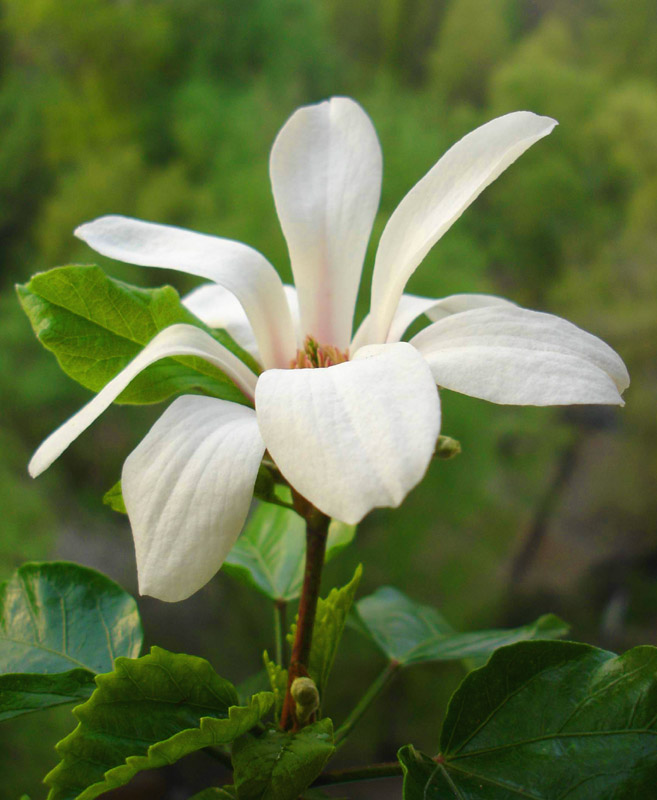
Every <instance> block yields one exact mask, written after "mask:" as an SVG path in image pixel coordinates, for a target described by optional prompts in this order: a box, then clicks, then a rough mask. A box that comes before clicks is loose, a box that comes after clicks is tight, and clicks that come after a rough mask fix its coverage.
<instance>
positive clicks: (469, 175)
mask: <svg viewBox="0 0 657 800" xmlns="http://www.w3.org/2000/svg"><path fill="white" fill-rule="evenodd" d="M556 124H557V123H556V122H555V121H554V120H553V119H550V118H549V117H539V116H537V115H536V114H532V113H531V112H529V111H517V112H515V113H513V114H507V115H505V116H503V117H499V118H498V119H494V120H492V121H491V122H488V123H487V124H486V125H482V126H481V127H480V128H477V129H476V130H474V131H472V133H469V134H468V135H467V136H465V137H464V138H463V139H461V140H460V141H459V142H457V143H456V144H455V145H454V146H453V147H451V148H450V149H449V150H448V151H447V152H446V153H445V155H444V156H443V157H442V158H441V159H440V161H438V163H437V164H436V165H435V166H434V167H433V168H432V169H431V170H430V171H429V172H428V173H427V174H426V175H425V176H424V178H422V180H421V181H420V182H419V183H417V184H416V185H415V186H414V187H413V188H412V189H411V191H410V192H409V193H408V194H407V195H406V197H405V198H404V199H403V200H402V202H401V203H400V204H399V206H398V207H397V209H396V210H395V212H394V214H393V215H392V217H391V218H390V220H389V221H388V224H387V225H386V227H385V230H384V231H383V235H382V236H381V241H380V243H379V248H378V251H377V254H376V262H375V265H374V275H373V278H372V304H371V313H372V317H373V319H372V324H371V325H370V328H369V338H368V341H371V342H377V341H379V342H380V341H385V339H386V337H387V335H388V329H389V327H390V322H391V320H392V317H393V315H394V313H395V308H396V307H397V303H398V302H399V298H400V297H401V295H402V292H403V291H404V286H405V285H406V283H407V281H408V279H409V278H410V277H411V275H412V274H413V272H414V271H415V269H416V268H417V266H418V265H419V264H420V262H421V261H422V259H423V258H424V257H425V256H426V254H427V253H428V252H429V250H430V249H431V248H432V247H433V245H434V244H435V243H436V242H437V241H438V239H440V237H441V236H442V235H443V234H444V233H445V231H446V230H447V229H448V228H449V227H450V226H451V225H452V223H453V222H455V221H456V220H457V219H458V218H459V217H460V216H461V214H462V213H463V212H464V211H465V209H466V208H467V207H468V206H469V205H470V203H472V201H473V200H475V198H477V197H478V196H479V194H480V193H481V192H482V191H483V190H484V189H485V188H486V187H487V186H488V185H489V184H490V183H492V182H493V181H494V180H495V178H497V177H498V176H499V175H500V174H501V173H502V172H503V171H504V170H505V169H506V168H507V167H508V166H510V165H511V164H512V163H513V162H514V161H515V160H516V159H517V158H518V157H519V156H521V155H522V154H523V153H524V152H525V150H527V149H528V148H529V147H531V145H532V144H534V143H535V142H537V141H538V140H539V139H541V138H542V137H543V136H546V135H547V134H548V133H550V131H551V130H552V129H553V128H554V126H555V125H556Z"/></svg>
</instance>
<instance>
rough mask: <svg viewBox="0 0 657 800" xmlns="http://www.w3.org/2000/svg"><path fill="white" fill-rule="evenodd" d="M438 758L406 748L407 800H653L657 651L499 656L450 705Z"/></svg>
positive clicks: (533, 650) (525, 648)
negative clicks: (614, 799) (621, 653)
mask: <svg viewBox="0 0 657 800" xmlns="http://www.w3.org/2000/svg"><path fill="white" fill-rule="evenodd" d="M440 747H441V754H440V756H438V757H437V758H436V759H430V758H428V757H427V756H424V755H422V754H421V753H418V752H417V751H416V750H414V748H413V747H411V746H407V747H404V748H402V749H401V750H400V752H399V759H400V761H401V763H402V767H403V770H404V774H405V779H404V798H405V800H439V799H440V800H443V798H445V800H454V798H467V800H508V799H509V798H514V797H518V798H533V800H555V799H556V798H566V797H567V798H568V800H591V798H596V800H597V799H598V798H600V799H601V800H602V799H603V798H612V797H613V798H634V797H636V798H643V797H645V798H647V797H650V796H652V793H653V792H654V787H655V785H656V781H657V648H654V647H647V646H645V647H637V648H635V649H634V650H630V651H629V652H627V653H625V655H623V656H616V655H615V654H614V653H608V652H606V651H604V650H599V649H597V648H595V647H590V646H589V645H585V644H576V643H574V642H545V641H541V642H520V643H518V644H515V645H511V646H508V647H504V648H502V649H501V650H498V651H496V652H495V653H494V654H493V656H492V657H491V659H490V661H489V662H488V664H487V665H486V666H485V667H482V668H481V669H478V670H475V671H474V672H471V673H470V674H469V675H468V676H467V677H466V678H465V680H464V681H463V683H462V684H461V686H460V687H459V688H458V689H457V691H456V692H455V694H454V696H453V697H452V699H451V701H450V704H449V708H448V711H447V717H446V719H445V723H444V725H443V729H442V733H441V737H440Z"/></svg>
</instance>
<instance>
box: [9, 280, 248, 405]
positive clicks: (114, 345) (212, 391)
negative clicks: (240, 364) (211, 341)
mask: <svg viewBox="0 0 657 800" xmlns="http://www.w3.org/2000/svg"><path fill="white" fill-rule="evenodd" d="M17 291H18V297H19V299H20V302H21V305H22V306H23V309H24V310H25V313H26V314H27V316H28V317H29V319H30V322H31V323H32V327H33V328H34V332H35V333H36V335H37V338H38V339H39V341H40V342H41V344H42V345H43V346H44V347H45V348H46V349H48V350H50V351H51V352H52V353H54V354H55V356H56V358H57V361H58V362H59V365H60V367H61V368H62V369H63V370H64V372H65V373H66V374H67V375H69V376H70V377H71V378H73V379H74V380H76V381H77V382H78V383H81V384H82V386H85V387H86V388H87V389H91V390H92V391H94V392H97V391H99V390H100V389H102V387H103V386H105V384H106V383H107V382H108V381H109V380H110V379H111V378H113V377H114V376H115V375H116V374H117V373H118V372H120V371H121V370H122V369H123V368H124V367H125V366H126V365H127V364H128V363H129V362H130V361H132V359H133V358H134V357H135V356H136V355H137V354H138V353H139V352H140V351H141V350H142V349H143V347H144V345H146V344H148V342H149V341H150V340H151V339H152V338H153V337H154V336H155V334H156V333H158V332H159V331H161V330H163V329H164V328H167V327H169V326H170V325H173V324H175V323H181V322H183V323H188V324H190V325H195V326H197V327H200V328H203V330H206V331H208V332H210V331H209V329H208V328H206V327H205V326H204V325H203V323H202V322H201V321H200V320H198V319H197V318H196V317H195V316H194V315H193V314H192V313H191V312H189V311H188V310H187V309H186V308H185V307H184V306H183V305H182V304H181V302H180V298H179V296H178V293H177V292H176V291H175V289H173V288H171V287H170V286H164V287H162V288H159V289H141V288H138V287H136V286H130V285H129V284H127V283H123V282H122V281H118V280H115V279H114V278H110V277H108V276H107V275H106V274H105V273H104V272H103V271H102V270H101V269H100V267H95V266H68V267H57V268H56V269H52V270H50V271H48V272H41V273H39V274H37V275H34V277H33V278H32V279H31V280H30V281H29V283H27V284H25V285H20V286H18V287H17ZM211 333H212V335H213V336H214V337H215V338H216V339H217V340H218V341H219V342H221V344H223V345H225V346H226V347H227V348H228V349H229V350H231V351H232V352H234V353H235V354H236V355H237V356H238V357H239V358H241V359H242V360H243V361H245V362H246V363H248V364H249V366H251V367H252V368H253V367H254V362H253V360H252V359H251V358H250V357H249V356H248V355H247V354H246V353H245V352H244V351H243V350H242V349H241V348H240V347H238V345H237V344H236V343H235V342H234V341H233V340H232V339H231V338H230V336H228V334H227V333H226V332H225V331H212V332H211ZM180 393H186V394H208V395H211V396H213V397H221V398H224V399H226V400H233V401H235V402H238V403H240V402H242V403H243V402H246V401H245V398H244V395H243V394H242V393H241V392H240V391H239V389H238V388H237V387H236V386H235V384H234V383H233V382H232V381H231V380H230V379H229V378H227V377H226V375H224V374H223V373H222V372H221V371H220V370H218V369H217V368H216V367H213V366H212V365H211V364H209V363H208V362H206V361H204V360H203V359H201V358H195V357H187V356H185V357H176V358H165V359H162V360H161V361H158V362H157V363H155V364H153V365H151V366H150V367H148V368H147V369H145V370H144V371H143V372H142V373H141V374H140V375H138V376H137V377H136V378H135V379H134V380H133V381H132V382H131V384H130V386H128V388H127V389H125V391H124V392H122V393H121V395H119V397H118V399H117V401H116V402H118V403H156V402H159V401H161V400H166V399H167V398H168V397H171V396H172V395H176V394H180Z"/></svg>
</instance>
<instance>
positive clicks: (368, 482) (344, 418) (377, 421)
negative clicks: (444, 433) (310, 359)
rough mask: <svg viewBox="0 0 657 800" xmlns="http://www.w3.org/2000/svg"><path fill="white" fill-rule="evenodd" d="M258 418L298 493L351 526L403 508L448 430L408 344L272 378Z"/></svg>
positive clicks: (425, 370)
mask: <svg viewBox="0 0 657 800" xmlns="http://www.w3.org/2000/svg"><path fill="white" fill-rule="evenodd" d="M256 413H257V416H258V424H259V425H260V432H261V433H262V438H263V439H264V440H265V444H266V445H267V449H268V450H269V452H270V453H271V455H272V457H273V459H274V461H275V462H276V464H277V465H278V467H279V468H280V470H281V472H282V473H283V475H285V477H286V478H287V479H288V480H289V481H290V483H291V484H292V485H293V486H294V488H295V489H296V490H297V491H298V492H300V493H301V494H302V495H303V496H304V497H306V498H307V499H308V500H309V501H310V502H311V503H313V504H314V505H315V506H317V508H319V509H320V510H321V511H323V512H324V513H325V514H328V515H329V516H331V517H334V518H335V519H339V520H341V521H343V522H347V523H351V524H353V523H357V522H359V521H360V520H361V519H362V518H363V517H364V516H365V514H367V513H368V511H370V510H371V509H373V508H375V507H378V506H398V505H399V504H400V503H401V502H402V500H403V499H404V497H405V496H406V495H407V494H408V492H409V491H410V490H411V489H412V488H413V487H414V486H415V485H416V484H417V483H418V482H419V481H420V480H421V478H422V476H423V475H424V473H425V471H426V468H427V465H428V464H429V461H430V460H431V457H432V454H433V449H434V445H435V442H436V437H437V436H438V432H439V429H440V402H439V399H438V392H437V391H436V386H435V383H434V380H433V378H432V376H431V371H430V369H429V367H428V366H427V364H426V363H425V361H424V360H423V359H422V357H421V356H420V355H419V354H418V353H417V351H416V350H415V349H414V348H413V347H411V345H409V344H407V343H405V342H401V343H398V344H390V345H381V346H373V347H366V348H363V349H361V350H359V351H358V352H357V353H356V354H355V357H354V359H353V360H352V361H348V362H346V363H343V364H338V365H336V366H333V367H328V368H327V369H292V370H285V371H283V370H270V371H268V372H265V373H263V374H262V375H261V376H260V378H259V380H258V385H257V387H256Z"/></svg>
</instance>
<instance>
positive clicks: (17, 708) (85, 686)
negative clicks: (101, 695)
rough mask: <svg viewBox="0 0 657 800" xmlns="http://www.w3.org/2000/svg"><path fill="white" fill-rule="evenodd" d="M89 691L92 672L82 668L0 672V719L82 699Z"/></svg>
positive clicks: (91, 682) (90, 691)
mask: <svg viewBox="0 0 657 800" xmlns="http://www.w3.org/2000/svg"><path fill="white" fill-rule="evenodd" d="M93 690H94V674H93V672H88V671H87V670H85V669H73V670H70V671H69V672H60V673H58V674H55V675H35V674H27V675H24V674H20V673H19V674H12V673H9V674H7V675H0V721H1V720H5V719H11V718H12V717H17V716H19V715H20V714H28V713H29V712H30V711H40V710H41V709H44V708H52V707H53V706H61V705H66V704H67V703H76V702H78V701H80V700H86V699H87V698H88V697H89V695H90V694H91V693H92V692H93Z"/></svg>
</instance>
